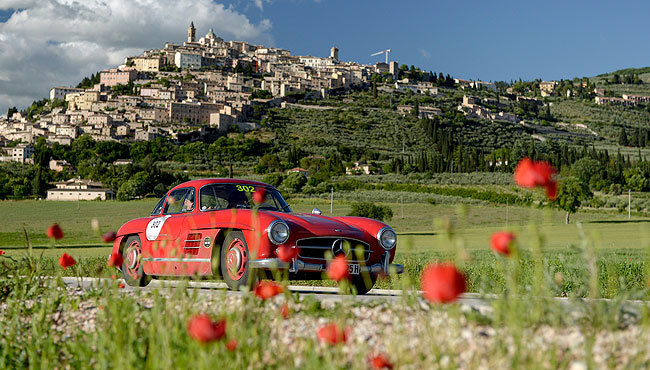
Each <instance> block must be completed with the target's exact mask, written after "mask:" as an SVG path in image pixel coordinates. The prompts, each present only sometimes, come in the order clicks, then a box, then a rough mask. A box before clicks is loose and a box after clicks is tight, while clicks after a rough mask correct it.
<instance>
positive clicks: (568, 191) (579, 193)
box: [557, 176, 593, 224]
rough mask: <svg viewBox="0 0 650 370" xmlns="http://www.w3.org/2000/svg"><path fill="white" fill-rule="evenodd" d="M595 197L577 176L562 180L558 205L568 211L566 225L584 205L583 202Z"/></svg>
mask: <svg viewBox="0 0 650 370" xmlns="http://www.w3.org/2000/svg"><path fill="white" fill-rule="evenodd" d="M591 197H593V194H592V192H591V190H589V187H588V186H587V184H585V183H584V182H582V181H580V180H579V179H578V178H577V177H575V176H569V177H565V178H562V180H561V181H560V185H559V189H558V194H557V205H558V207H560V209H562V210H564V211H566V223H567V224H569V216H570V214H571V213H575V212H576V211H577V210H578V208H580V206H581V205H582V202H583V201H585V200H588V199H590V198H591Z"/></svg>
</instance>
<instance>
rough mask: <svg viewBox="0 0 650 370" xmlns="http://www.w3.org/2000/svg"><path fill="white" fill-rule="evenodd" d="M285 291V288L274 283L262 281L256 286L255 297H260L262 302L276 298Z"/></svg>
mask: <svg viewBox="0 0 650 370" xmlns="http://www.w3.org/2000/svg"><path fill="white" fill-rule="evenodd" d="M283 291H284V287H282V285H280V284H278V283H275V282H273V281H260V282H258V283H257V284H256V285H255V295H256V296H258V297H260V298H261V299H262V300H266V299H269V298H271V297H275V296H276V295H278V294H280V293H282V292H283Z"/></svg>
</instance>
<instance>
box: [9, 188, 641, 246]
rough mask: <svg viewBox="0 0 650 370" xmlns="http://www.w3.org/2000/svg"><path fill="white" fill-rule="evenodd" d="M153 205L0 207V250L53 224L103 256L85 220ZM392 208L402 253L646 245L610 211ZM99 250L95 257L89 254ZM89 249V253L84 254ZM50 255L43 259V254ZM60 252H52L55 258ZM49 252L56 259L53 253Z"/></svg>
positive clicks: (310, 202) (337, 211)
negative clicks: (496, 234) (541, 243)
mask: <svg viewBox="0 0 650 370" xmlns="http://www.w3.org/2000/svg"><path fill="white" fill-rule="evenodd" d="M155 203H156V200H154V199H145V200H138V201H131V202H117V201H106V202H79V203H77V202H48V201H35V200H26V201H4V202H0V209H2V212H0V247H2V248H3V249H4V250H5V251H7V252H9V253H13V252H17V251H19V250H21V249H24V247H25V236H24V232H23V228H24V229H25V230H26V231H27V233H28V235H29V238H30V240H31V242H32V244H33V245H34V246H36V247H52V246H55V243H53V242H52V241H50V240H49V239H47V237H46V235H45V231H46V229H47V228H48V226H49V225H51V224H52V223H53V222H57V223H59V225H61V227H62V229H63V231H64V233H65V238H64V239H63V240H61V241H60V242H57V243H56V248H57V249H59V248H70V249H72V250H74V251H75V252H76V253H78V254H79V255H80V256H93V255H95V256H97V255H102V256H103V255H105V253H104V252H105V251H103V250H101V249H102V247H108V246H109V245H107V244H102V242H101V238H100V235H99V234H98V233H96V232H95V231H93V230H92V228H91V220H93V219H97V221H98V222H99V224H100V228H101V231H102V232H105V231H111V230H112V231H117V229H118V228H119V227H120V226H121V225H122V224H123V223H125V222H126V221H128V220H131V219H133V218H136V217H142V216H146V215H148V214H149V212H150V211H151V209H152V208H153V206H154V205H155ZM289 203H290V204H291V206H292V208H293V210H294V212H310V211H311V209H312V208H314V207H318V208H320V209H321V210H322V211H323V215H330V205H329V202H328V201H324V200H321V199H297V198H296V199H290V200H289ZM387 204H388V205H389V206H390V207H391V208H392V209H393V214H394V217H393V220H391V221H389V222H388V223H389V224H390V225H391V226H393V228H394V229H395V230H396V231H397V232H398V234H400V238H399V243H400V247H399V248H400V249H399V251H400V253H406V252H423V251H432V250H437V251H445V250H449V249H450V248H455V247H453V246H450V245H448V243H446V242H445V238H446V237H444V236H443V235H442V233H441V232H442V231H443V227H442V224H443V223H445V222H446V221H445V220H448V221H449V223H451V225H452V226H453V228H454V230H455V231H456V233H458V235H459V236H461V237H462V238H463V239H464V243H465V245H466V247H467V248H468V249H484V248H486V247H487V245H488V239H489V236H490V234H491V233H492V232H493V231H496V230H500V229H504V228H506V227H507V228H509V229H511V230H513V231H515V232H516V233H518V234H521V238H520V241H521V243H522V244H523V245H527V244H529V241H528V239H527V235H529V234H530V233H529V232H527V230H528V229H529V228H530V227H531V226H534V227H535V228H536V229H537V230H538V232H539V233H540V234H542V235H544V236H545V245H546V248H550V249H565V248H569V247H570V246H571V245H577V244H578V243H579V242H580V237H579V232H578V229H577V226H576V225H577V224H576V222H580V223H581V224H582V227H583V229H584V232H585V234H586V235H587V237H590V238H593V240H594V246H595V248H597V249H602V248H632V249H636V248H646V247H648V246H649V245H650V218H642V217H634V218H633V219H631V220H628V219H627V214H620V213H616V212H580V213H577V214H575V215H572V217H571V220H572V223H571V224H569V225H565V224H564V216H565V214H564V212H560V211H558V210H553V209H548V208H546V209H537V208H526V207H512V206H511V207H505V206H494V205H463V206H455V205H448V204H441V205H431V204H428V203H404V205H403V207H402V204H400V203H387ZM349 211H350V208H349V203H343V202H339V201H336V200H335V204H334V212H333V215H334V216H342V215H346V214H347V213H348V212H349ZM97 249H99V250H101V251H98V252H97V253H96V254H93V253H92V252H91V251H93V250H97ZM89 250H90V251H89ZM49 253H50V252H46V254H49ZM56 253H58V252H56ZM56 253H55V254H56Z"/></svg>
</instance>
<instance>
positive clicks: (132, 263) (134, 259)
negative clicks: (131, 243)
mask: <svg viewBox="0 0 650 370" xmlns="http://www.w3.org/2000/svg"><path fill="white" fill-rule="evenodd" d="M138 256H139V252H138V250H137V249H136V248H131V250H130V251H129V253H128V254H127V261H128V263H129V265H128V267H129V268H130V269H135V267H136V266H137V265H138Z"/></svg>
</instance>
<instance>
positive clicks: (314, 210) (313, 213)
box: [311, 208, 323, 215]
mask: <svg viewBox="0 0 650 370" xmlns="http://www.w3.org/2000/svg"><path fill="white" fill-rule="evenodd" d="M321 213H323V212H321V210H320V209H318V208H314V209H312V210H311V214H312V215H320V214H321Z"/></svg>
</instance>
